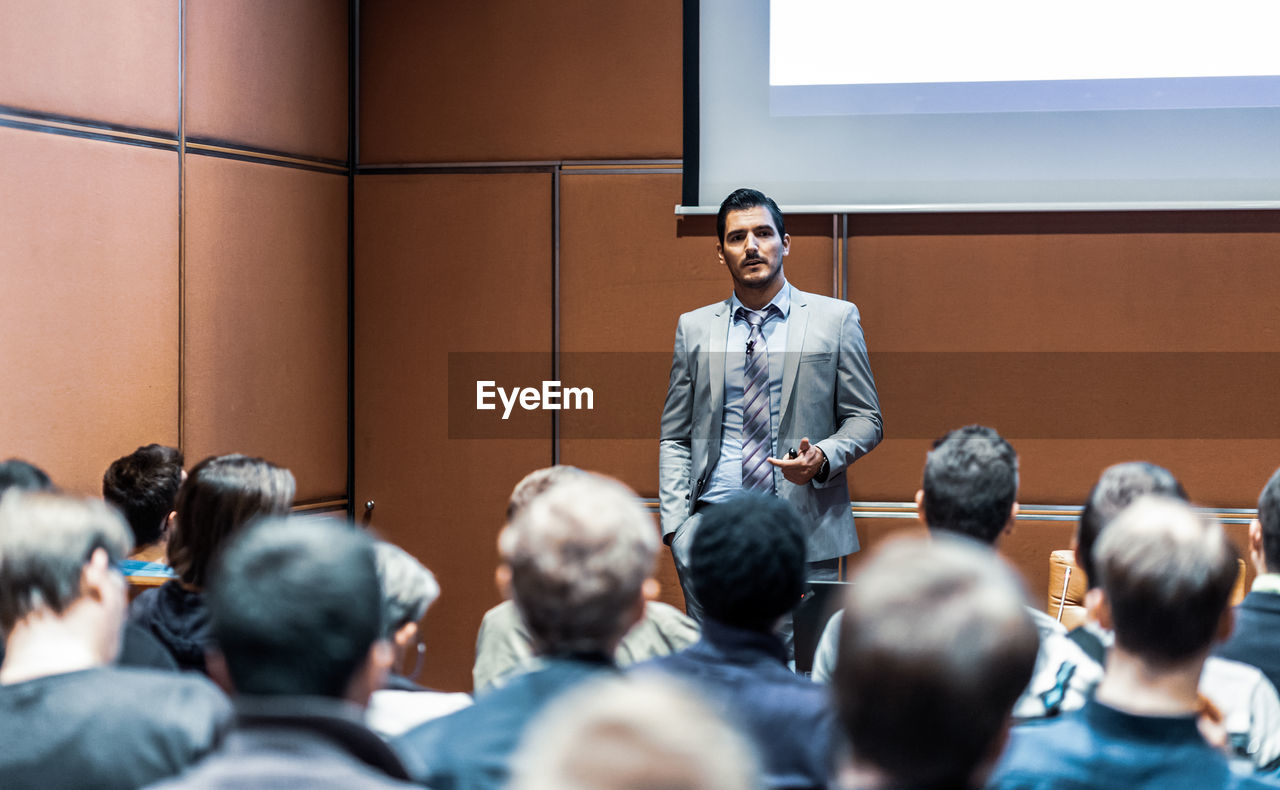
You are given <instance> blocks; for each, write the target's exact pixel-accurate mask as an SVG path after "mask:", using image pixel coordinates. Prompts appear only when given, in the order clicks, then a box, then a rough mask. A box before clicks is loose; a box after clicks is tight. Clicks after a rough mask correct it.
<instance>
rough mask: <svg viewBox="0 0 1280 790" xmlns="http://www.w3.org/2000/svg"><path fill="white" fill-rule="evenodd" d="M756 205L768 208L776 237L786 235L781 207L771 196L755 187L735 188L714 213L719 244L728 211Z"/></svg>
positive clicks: (743, 209) (722, 239) (751, 207)
mask: <svg viewBox="0 0 1280 790" xmlns="http://www.w3.org/2000/svg"><path fill="white" fill-rule="evenodd" d="M756 206H764V207H765V208H766V209H768V210H769V216H770V217H772V218H773V224H774V226H776V228H777V230H778V238H782V237H783V236H785V235H786V233H787V227H786V223H784V222H783V220H782V209H780V208H778V204H777V203H774V202H773V198H771V197H769V196H768V195H766V194H765V193H763V192H761V191H759V190H757V189H735V190H734V191H733V192H731V193H729V197H727V198H725V199H724V202H722V203H721V204H720V211H719V212H717V213H716V235H718V236H719V237H720V243H721V244H724V226H725V221H726V220H727V219H728V217H729V212H730V211H746V210H747V209H753V208H755V207H756Z"/></svg>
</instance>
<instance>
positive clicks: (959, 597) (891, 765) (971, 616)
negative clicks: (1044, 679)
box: [833, 535, 1038, 790]
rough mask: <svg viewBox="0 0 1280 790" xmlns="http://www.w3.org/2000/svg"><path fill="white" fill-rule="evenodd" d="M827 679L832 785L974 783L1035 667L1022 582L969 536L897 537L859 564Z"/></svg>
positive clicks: (952, 789)
mask: <svg viewBox="0 0 1280 790" xmlns="http://www.w3.org/2000/svg"><path fill="white" fill-rule="evenodd" d="M853 582H854V584H853V586H852V587H851V588H850V590H849V594H848V598H847V603H846V607H845V613H844V618H843V625H842V627H841V633H840V650H839V659H838V661H837V663H836V667H835V672H834V675H833V686H834V695H835V701H836V707H837V708H838V709H839V716H840V722H841V724H842V725H843V729H844V734H845V736H846V738H847V741H848V744H849V745H850V754H849V758H848V760H847V765H846V766H845V768H844V770H843V771H842V772H841V773H842V776H841V781H840V783H839V785H840V786H843V787H846V788H850V789H851V790H852V789H853V788H858V789H859V790H860V789H861V788H901V789H902V790H907V789H908V788H920V789H923V788H931V789H933V790H961V789H962V788H964V789H968V788H978V787H981V786H982V785H983V782H984V781H985V779H986V776H987V774H988V773H989V772H990V770H991V767H992V766H993V765H994V764H995V761H996V759H997V758H998V757H999V755H1000V750H1001V748H1002V747H1003V745H1004V743H1005V740H1006V738H1007V736H1008V730H1009V721H1010V715H1011V713H1012V711H1013V706H1014V703H1015V702H1016V701H1017V699H1018V697H1019V695H1020V694H1021V693H1022V690H1023V689H1024V688H1025V687H1026V685H1027V683H1028V681H1029V680H1030V679H1031V674H1032V671H1033V670H1034V667H1035V664H1036V660H1037V659H1036V653H1037V642H1038V635H1037V628H1036V625H1035V624H1034V623H1033V622H1032V620H1031V616H1030V615H1029V614H1028V610H1027V607H1026V592H1025V590H1024V589H1023V586H1022V583H1021V581H1020V580H1019V579H1018V577H1017V576H1016V575H1015V574H1014V573H1013V571H1012V570H1011V569H1010V568H1009V567H1007V566H1006V565H1005V564H1004V563H1003V562H1002V561H1001V560H1000V558H999V557H998V556H996V555H995V554H994V553H993V552H991V551H988V550H986V548H985V547H984V546H982V545H980V544H978V543H975V542H973V541H971V540H968V539H965V538H960V537H950V536H947V535H938V536H936V537H935V538H934V539H932V540H929V539H924V538H897V539H894V540H892V541H890V542H889V543H887V544H886V545H884V546H883V547H881V548H880V549H878V550H877V551H875V552H874V553H873V555H872V556H871V557H870V558H869V559H867V560H866V561H865V562H864V563H863V565H861V566H860V567H859V569H858V570H857V572H856V573H855V574H854V576H853Z"/></svg>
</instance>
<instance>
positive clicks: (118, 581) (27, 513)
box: [0, 491, 231, 790]
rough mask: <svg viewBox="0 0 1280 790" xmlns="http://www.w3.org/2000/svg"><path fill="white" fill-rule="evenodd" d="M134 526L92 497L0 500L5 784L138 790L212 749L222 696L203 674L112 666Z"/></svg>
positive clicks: (1, 769) (222, 712)
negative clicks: (124, 563) (122, 565)
mask: <svg viewBox="0 0 1280 790" xmlns="http://www.w3.org/2000/svg"><path fill="white" fill-rule="evenodd" d="M130 547H131V540H130V537H129V531H128V527H126V526H125V524H124V521H123V520H122V519H121V518H120V516H119V514H117V513H116V512H115V511H114V510H113V509H112V508H110V507H108V506H107V505H106V504H104V503H102V502H97V501H89V500H78V499H73V498H70V497H65V496H61V495H58V494H53V493H44V492H13V491H11V492H10V493H8V494H6V495H5V496H4V497H3V498H0V627H3V629H4V631H5V632H6V633H7V634H8V638H7V648H8V649H7V653H6V655H5V658H4V664H3V665H2V666H0V744H3V747H2V748H0V785H3V787H4V788H5V790H22V788H43V789H46V790H47V789H48V788H85V787H92V788H98V789H106V790H109V789H110V788H135V787H138V786H140V785H143V784H146V783H147V782H150V781H155V780H157V779H161V778H163V777H166V776H170V775H173V774H176V773H177V772H178V771H180V770H181V769H182V768H183V767H184V766H186V765H187V764H189V763H192V762H194V761H195V760H197V759H199V758H200V757H201V756H202V755H204V754H205V753H206V752H207V751H209V750H210V749H211V748H213V746H214V745H215V744H216V743H217V741H218V739H219V738H220V736H221V734H222V732H223V731H224V729H225V727H226V726H227V725H228V724H229V722H230V716H231V710H230V706H229V705H228V703H227V700H226V698H225V697H224V696H223V695H222V694H221V693H220V692H219V691H218V690H217V688H215V687H214V686H213V684H212V683H210V682H209V681H207V680H206V679H204V678H201V677H186V676H182V675H178V674H176V673H172V672H155V671H151V670H145V669H133V668H121V667H112V666H110V664H111V662H112V661H113V660H114V659H115V657H116V652H117V650H118V649H119V646H120V630H121V625H122V624H123V622H124V615H125V607H126V603H127V594H126V586H125V582H124V578H123V577H122V576H121V575H120V572H119V571H118V570H117V568H116V563H118V562H119V561H120V560H122V559H124V558H125V557H126V556H127V555H128V552H129V549H130Z"/></svg>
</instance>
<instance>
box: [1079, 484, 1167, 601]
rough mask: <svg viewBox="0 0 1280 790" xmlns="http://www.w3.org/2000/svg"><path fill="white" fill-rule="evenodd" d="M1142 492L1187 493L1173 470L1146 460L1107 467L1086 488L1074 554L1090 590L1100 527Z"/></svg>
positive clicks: (1093, 583)
mask: <svg viewBox="0 0 1280 790" xmlns="http://www.w3.org/2000/svg"><path fill="white" fill-rule="evenodd" d="M1145 494H1156V495H1159V496H1167V497H1176V498H1178V499H1181V500H1184V501H1185V500H1186V498H1187V492H1186V491H1184V490H1183V489H1182V484H1181V483H1179V482H1178V479H1177V478H1176V477H1174V476H1173V473H1172V472H1170V471H1169V470H1168V469H1165V468H1164V467H1162V466H1156V465H1155V464H1150V463H1147V462H1146V461H1129V462H1126V463H1123V464H1114V465H1112V466H1108V467H1107V468H1106V469H1104V470H1102V476H1101V477H1099V478H1098V482H1097V483H1094V485H1093V489H1092V490H1091V491H1089V500H1088V501H1087V502H1085V505H1084V510H1083V511H1082V512H1081V513H1080V528H1079V529H1078V530H1077V531H1076V548H1077V554H1076V556H1077V557H1078V558H1079V559H1078V561H1079V563H1080V569H1081V570H1082V571H1084V574H1085V577H1086V578H1087V579H1088V581H1089V588H1090V589H1093V588H1094V587H1097V586H1098V577H1097V573H1096V571H1095V568H1094V564H1095V563H1094V561H1093V546H1094V544H1095V543H1097V541H1098V536H1099V535H1101V534H1102V528H1103V527H1105V526H1106V525H1107V524H1108V523H1109V522H1110V521H1111V520H1112V519H1113V518H1115V517H1116V516H1117V515H1119V513H1120V511H1122V510H1124V509H1125V508H1126V507H1128V506H1129V504H1130V503H1131V502H1133V501H1134V500H1135V499H1137V498H1138V497H1140V496H1143V495H1145Z"/></svg>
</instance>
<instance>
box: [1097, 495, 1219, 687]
mask: <svg viewBox="0 0 1280 790" xmlns="http://www.w3.org/2000/svg"><path fill="white" fill-rule="evenodd" d="M1093 555H1094V556H1093V562H1094V565H1096V566H1097V570H1098V577H1099V579H1098V581H1099V583H1100V584H1101V586H1102V591H1103V592H1104V593H1106V601H1107V605H1108V608H1109V610H1110V612H1111V624H1112V626H1113V627H1114V629H1115V633H1116V647H1117V648H1123V649H1124V650H1125V651H1127V652H1129V653H1132V654H1133V655H1135V656H1138V657H1140V658H1142V659H1143V660H1144V661H1146V662H1147V663H1148V664H1151V665H1153V666H1156V667H1161V668H1166V667H1170V666H1174V665H1177V664H1180V663H1183V662H1186V661H1189V660H1191V659H1194V658H1196V657H1197V656H1201V657H1202V656H1203V654H1204V653H1206V652H1207V651H1208V650H1209V647H1210V645H1212V644H1213V640H1214V639H1215V637H1217V635H1218V633H1219V628H1220V626H1221V624H1222V616H1223V614H1224V613H1225V612H1226V609H1227V606H1228V604H1229V603H1230V599H1231V590H1232V588H1233V587H1235V583H1236V576H1237V575H1238V573H1239V571H1238V561H1239V555H1238V554H1237V552H1236V549H1235V546H1233V545H1232V544H1231V541H1229V540H1227V536H1226V533H1225V532H1223V530H1222V526H1221V525H1220V524H1218V523H1217V522H1216V521H1210V520H1206V519H1204V518H1202V517H1201V516H1199V515H1198V514H1197V513H1196V512H1195V511H1194V510H1192V509H1191V506H1190V505H1188V504H1187V503H1186V502H1183V501H1181V500H1178V499H1171V498H1169V497H1157V496H1142V497H1139V498H1138V499H1137V500H1135V501H1134V503H1133V504H1131V505H1130V506H1129V507H1127V508H1125V509H1124V510H1123V511H1121V513H1120V515H1118V516H1116V517H1115V518H1114V519H1113V520H1112V521H1111V523H1109V524H1107V526H1106V529H1104V530H1103V531H1102V535H1101V536H1100V537H1099V538H1098V543H1097V545H1096V546H1094V549H1093Z"/></svg>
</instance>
